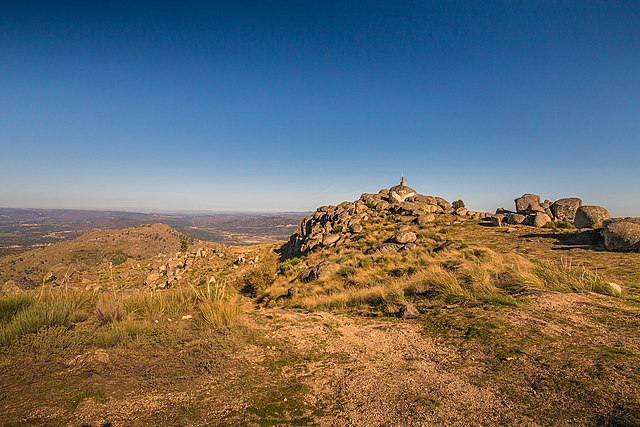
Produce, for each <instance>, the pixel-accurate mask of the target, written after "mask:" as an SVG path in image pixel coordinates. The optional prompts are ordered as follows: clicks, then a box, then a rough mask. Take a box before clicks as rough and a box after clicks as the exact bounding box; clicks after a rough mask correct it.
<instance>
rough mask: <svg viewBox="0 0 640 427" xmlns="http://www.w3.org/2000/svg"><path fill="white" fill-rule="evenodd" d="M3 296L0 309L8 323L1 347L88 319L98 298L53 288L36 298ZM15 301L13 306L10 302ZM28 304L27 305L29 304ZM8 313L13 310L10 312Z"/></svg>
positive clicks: (2, 327) (1, 331)
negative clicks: (40, 332) (31, 335)
mask: <svg viewBox="0 0 640 427" xmlns="http://www.w3.org/2000/svg"><path fill="white" fill-rule="evenodd" d="M16 298H18V297H4V298H2V300H3V303H0V306H1V307H2V308H3V309H5V308H7V309H8V311H3V314H2V316H1V317H2V318H3V319H5V322H4V323H3V324H2V325H0V344H2V345H7V344H10V343H11V342H13V341H15V340H17V339H20V338H21V337H23V336H24V335H26V334H30V333H35V332H38V331H39V330H40V329H42V328H47V327H52V326H70V325H71V324H73V323H75V322H79V321H82V320H85V319H86V318H87V317H88V315H89V311H90V309H91V306H92V304H93V300H94V298H95V295H94V294H92V293H88V292H84V291H78V290H74V289H66V288H64V289H52V288H47V287H43V288H42V289H41V290H40V291H39V292H38V293H37V294H36V295H35V296H23V297H20V298H22V299H20V301H22V302H21V304H20V307H19V308H17V309H16V306H17V304H16V301H18V299H16ZM11 301H13V304H11V303H10V302H11ZM27 301H28V302H27ZM9 310H12V311H11V312H9Z"/></svg>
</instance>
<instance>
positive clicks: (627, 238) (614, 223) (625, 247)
mask: <svg viewBox="0 0 640 427" xmlns="http://www.w3.org/2000/svg"><path fill="white" fill-rule="evenodd" d="M602 237H603V238H604V246H605V248H606V249H607V250H609V251H616V252H631V251H635V252H640V218H616V219H608V220H605V221H604V222H603V229H602Z"/></svg>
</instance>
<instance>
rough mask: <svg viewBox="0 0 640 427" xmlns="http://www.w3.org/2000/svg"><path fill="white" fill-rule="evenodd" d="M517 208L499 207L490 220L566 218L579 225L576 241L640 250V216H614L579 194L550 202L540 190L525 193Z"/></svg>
mask: <svg viewBox="0 0 640 427" xmlns="http://www.w3.org/2000/svg"><path fill="white" fill-rule="evenodd" d="M515 205H516V210H515V211H508V210H505V209H503V208H499V209H498V210H497V211H496V213H495V215H492V216H491V223H492V224H493V225H496V226H501V225H503V224H511V225H517V224H522V225H530V226H535V227H544V226H545V225H547V224H549V223H551V222H552V221H563V222H566V223H570V224H572V225H573V226H574V227H575V228H577V229H578V231H577V232H576V235H575V236H574V238H573V242H574V243H584V244H600V245H603V246H604V248H605V249H606V250H609V251H616V252H630V251H636V252H640V218H614V219H612V218H611V215H610V214H609V211H608V210H607V209H606V208H604V207H602V206H589V205H583V204H582V200H581V199H579V198H577V197H568V198H564V199H559V200H556V201H555V202H553V203H552V202H551V201H549V200H545V201H544V202H541V201H540V196H538V195H537V194H524V195H522V196H521V197H518V198H517V199H515Z"/></svg>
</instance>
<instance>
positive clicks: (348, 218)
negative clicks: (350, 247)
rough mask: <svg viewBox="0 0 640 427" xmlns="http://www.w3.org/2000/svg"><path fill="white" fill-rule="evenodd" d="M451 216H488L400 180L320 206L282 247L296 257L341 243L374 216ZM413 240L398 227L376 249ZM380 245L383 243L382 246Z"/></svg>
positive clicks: (411, 219)
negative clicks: (420, 190) (389, 237)
mask: <svg viewBox="0 0 640 427" xmlns="http://www.w3.org/2000/svg"><path fill="white" fill-rule="evenodd" d="M445 214H449V215H455V216H456V217H458V218H461V219H462V218H467V219H482V218H485V217H488V216H490V214H489V213H486V212H474V211H470V210H468V209H467V208H464V207H460V208H458V209H454V208H453V207H452V206H451V203H449V202H448V201H447V200H445V199H443V198H442V197H434V196H425V195H422V194H419V193H418V192H417V191H415V190H413V189H412V188H410V187H407V186H406V182H405V181H404V178H403V181H402V183H401V184H400V185H397V186H395V187H392V188H391V189H382V190H380V191H379V192H378V193H377V194H370V193H365V194H363V195H361V196H360V198H359V199H358V200H356V201H354V202H342V203H340V204H339V205H337V206H321V207H319V208H318V209H317V210H316V211H315V212H314V213H313V214H312V215H311V216H308V217H306V218H304V219H303V220H302V221H301V222H300V224H299V226H298V230H297V231H296V232H295V233H294V234H293V235H292V236H291V237H290V239H289V242H288V243H287V244H286V245H285V246H284V247H283V249H282V250H283V255H284V256H285V257H287V258H290V257H294V256H300V255H302V254H305V253H308V252H310V251H313V250H316V249H320V248H326V247H334V246H341V245H344V244H345V243H348V242H350V241H351V239H353V238H354V237H355V236H357V235H358V234H359V233H362V231H363V228H364V227H363V224H364V223H366V222H367V221H372V220H375V219H376V218H378V217H389V216H392V217H393V218H392V219H393V220H394V221H395V222H402V223H414V224H418V225H421V226H423V225H426V224H428V223H431V222H434V221H435V220H436V217H437V216H438V215H445ZM415 240H416V235H415V233H413V232H411V231H409V230H405V229H402V230H400V231H399V232H398V233H397V234H396V235H395V236H394V238H393V241H392V242H388V243H385V245H387V246H389V248H387V247H384V248H383V247H380V248H377V249H378V250H387V249H390V246H393V250H399V249H402V248H407V249H409V248H410V247H411V245H412V244H413V242H414V241H415ZM383 246H384V245H383Z"/></svg>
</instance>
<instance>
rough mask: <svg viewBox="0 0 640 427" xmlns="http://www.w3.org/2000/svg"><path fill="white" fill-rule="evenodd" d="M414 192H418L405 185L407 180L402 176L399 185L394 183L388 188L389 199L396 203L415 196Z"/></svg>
mask: <svg viewBox="0 0 640 427" xmlns="http://www.w3.org/2000/svg"><path fill="white" fill-rule="evenodd" d="M416 194H418V192H417V191H416V190H414V189H413V188H411V187H408V186H407V180H406V179H404V176H403V177H402V180H401V181H400V185H396V186H395V187H391V188H390V189H389V199H390V200H391V201H394V202H398V203H402V202H404V201H405V200H406V199H408V198H409V197H412V196H415V195H416Z"/></svg>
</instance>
